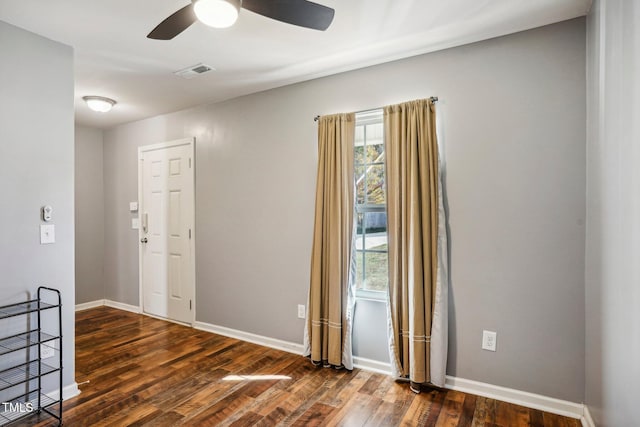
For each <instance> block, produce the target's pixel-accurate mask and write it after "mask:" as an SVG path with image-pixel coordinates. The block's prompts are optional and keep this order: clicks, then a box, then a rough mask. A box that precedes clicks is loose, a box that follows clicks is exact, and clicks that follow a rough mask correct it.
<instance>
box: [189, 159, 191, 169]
mask: <svg viewBox="0 0 640 427" xmlns="http://www.w3.org/2000/svg"><path fill="white" fill-rule="evenodd" d="M189 168H191V157H189Z"/></svg>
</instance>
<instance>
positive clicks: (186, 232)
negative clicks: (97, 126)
mask: <svg viewBox="0 0 640 427" xmlns="http://www.w3.org/2000/svg"><path fill="white" fill-rule="evenodd" d="M193 152H194V150H193V139H191V138H190V139H185V140H179V141H172V142H167V143H163V144H155V145H150V146H145V147H140V148H139V152H138V153H139V161H140V163H139V181H140V183H139V202H140V206H139V215H140V232H139V236H140V283H141V297H142V308H143V311H144V312H145V313H148V314H151V315H154V316H159V317H164V318H167V319H171V320H175V321H178V322H183V323H189V324H191V323H192V322H193V314H192V313H193V311H192V308H193V298H194V293H195V292H194V288H195V286H194V257H195V254H194V247H195V245H194V240H193V223H194V172H193V171H194V168H193Z"/></svg>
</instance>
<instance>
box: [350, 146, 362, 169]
mask: <svg viewBox="0 0 640 427" xmlns="http://www.w3.org/2000/svg"><path fill="white" fill-rule="evenodd" d="M364 149H365V146H364V145H356V146H355V147H354V148H353V155H354V161H355V164H356V166H357V165H361V164H363V163H364Z"/></svg>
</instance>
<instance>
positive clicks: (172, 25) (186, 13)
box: [147, 3, 197, 40]
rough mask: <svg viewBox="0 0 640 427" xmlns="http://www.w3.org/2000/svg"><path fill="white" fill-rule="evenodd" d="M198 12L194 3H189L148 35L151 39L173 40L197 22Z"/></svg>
mask: <svg viewBox="0 0 640 427" xmlns="http://www.w3.org/2000/svg"><path fill="white" fill-rule="evenodd" d="M196 20H197V18H196V14H195V12H194V11H193V3H189V4H188V5H187V6H185V7H183V8H182V9H180V10H178V11H177V12H176V13H174V14H173V15H171V16H169V17H168V18H167V19H165V20H164V21H162V22H161V23H160V24H158V26H157V27H155V28H154V29H153V31H151V32H150V33H149V35H147V38H149V39H155V40H171V39H172V38H174V37H175V36H177V35H178V34H180V33H181V32H183V31H184V30H186V29H187V28H189V26H191V24H193V23H194V22H196Z"/></svg>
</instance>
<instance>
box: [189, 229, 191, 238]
mask: <svg viewBox="0 0 640 427" xmlns="http://www.w3.org/2000/svg"><path fill="white" fill-rule="evenodd" d="M189 238H191V229H189Z"/></svg>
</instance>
